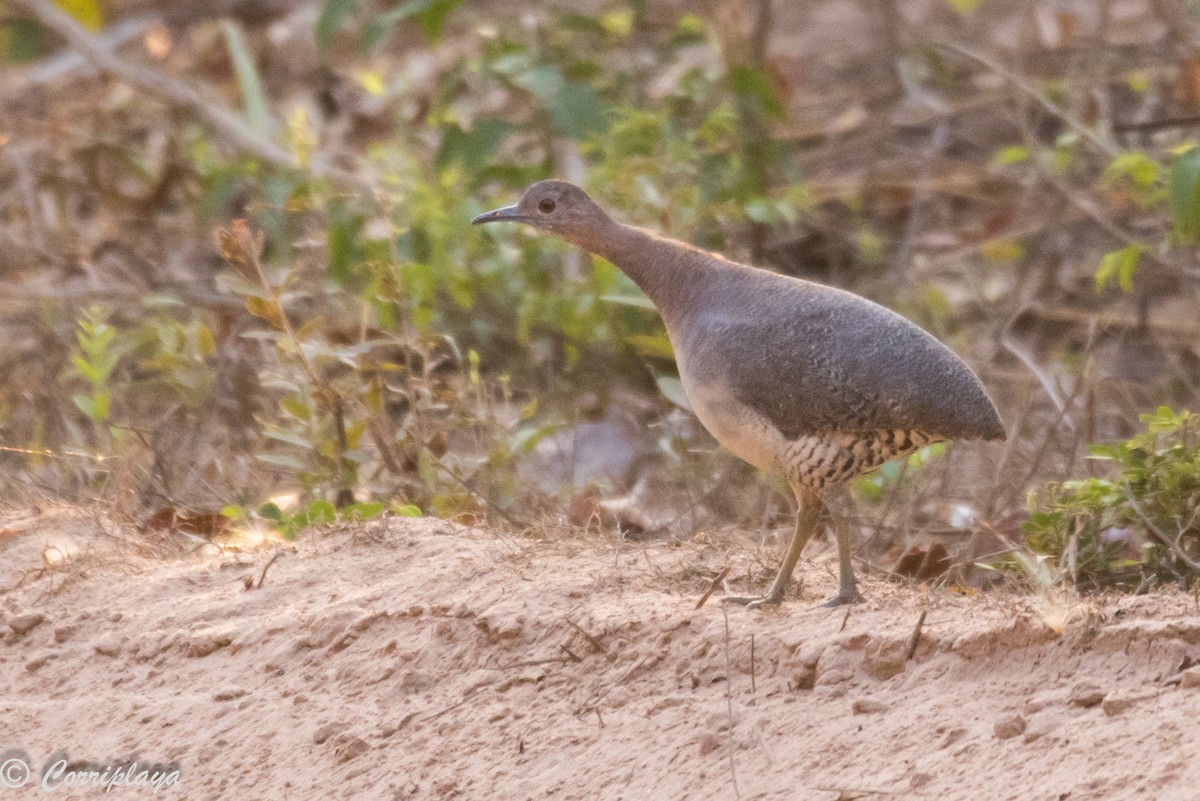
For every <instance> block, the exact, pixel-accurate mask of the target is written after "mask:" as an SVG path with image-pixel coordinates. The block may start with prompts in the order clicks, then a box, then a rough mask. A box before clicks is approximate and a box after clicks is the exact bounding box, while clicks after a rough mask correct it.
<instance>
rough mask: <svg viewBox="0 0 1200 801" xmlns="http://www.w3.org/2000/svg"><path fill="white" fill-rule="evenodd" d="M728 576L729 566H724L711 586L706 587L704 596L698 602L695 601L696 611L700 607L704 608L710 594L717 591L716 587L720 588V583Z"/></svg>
mask: <svg viewBox="0 0 1200 801" xmlns="http://www.w3.org/2000/svg"><path fill="white" fill-rule="evenodd" d="M728 575H729V565H726V566H725V567H724V568H723V569H722V570H721V572H720V573H718V574H717V575H716V577H715V578H714V579H713V580H712V584H710V585H708V589H707V590H705V591H704V594H703V595H701V596H700V600H699V601H696V609H699V608H700V607H702V606H704V604H706V603H708V599H709V598H711V597H712V594H713V593H714V592H716V591H717V587H719V586H721V582H723V581H724V580H725V577H726V576H728Z"/></svg>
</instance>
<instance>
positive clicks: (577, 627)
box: [563, 617, 616, 662]
mask: <svg viewBox="0 0 1200 801" xmlns="http://www.w3.org/2000/svg"><path fill="white" fill-rule="evenodd" d="M563 620H565V621H567V625H568V626H570V627H571V628H573V629H575V630H576V631H578V632H579V633H580V634H582V635H583V638H584V639H585V640H587V641H588V642H590V643H591V644H592V647H593V648H595V649H596V651H597V652H598V653H600V654H602V655H603V656H604V658H605V659H607V660H608V661H609V662H611V661H613V660H614V659H616V657H615V656H613V655H612V654H610V653H609V652H608V649H606V648H605V647H604V645H603V644H602V643H601V642H600V641H599V640H597V639H596V638H595V637H593V636H592V635H591V634H588V633H587V632H586V631H584V629H583V627H582V626H580V625H579V624H578V623H576V622H575V621H574V620H571V618H569V617H564V618H563Z"/></svg>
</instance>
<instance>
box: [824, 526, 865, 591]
mask: <svg viewBox="0 0 1200 801" xmlns="http://www.w3.org/2000/svg"><path fill="white" fill-rule="evenodd" d="M837 549H838V574H839V576H840V583H839V585H838V594H837V595H835V596H833V597H832V598H830V599H829V600H828V601H826V602H825V603H823V604H822V606H828V607H835V606H842V605H844V604H856V603H858V602H859V601H861V600H862V596H861V595H859V594H858V583H857V582H856V581H855V580H854V565H852V564H851V563H850V535H849V534H848V533H847V532H846V531H845V530H844V529H840V530H839V531H838V532H837Z"/></svg>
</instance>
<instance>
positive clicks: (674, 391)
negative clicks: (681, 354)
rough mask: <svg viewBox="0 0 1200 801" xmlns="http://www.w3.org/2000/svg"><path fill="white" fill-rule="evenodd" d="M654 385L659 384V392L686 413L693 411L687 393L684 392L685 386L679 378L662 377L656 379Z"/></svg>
mask: <svg viewBox="0 0 1200 801" xmlns="http://www.w3.org/2000/svg"><path fill="white" fill-rule="evenodd" d="M654 383H655V384H658V391H659V392H661V393H662V394H663V396H664V397H665V398H666V399H667V400H669V401H670V402H671V403H673V404H675V405H676V406H678V407H679V408H681V409H684V410H686V411H689V412H690V411H692V403H691V401H689V400H688V396H687V393H686V392H684V391H683V384H682V383H681V382H680V380H679V379H678V378H673V377H671V376H667V375H660V376H656V377H655V379H654Z"/></svg>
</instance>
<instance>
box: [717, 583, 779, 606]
mask: <svg viewBox="0 0 1200 801" xmlns="http://www.w3.org/2000/svg"><path fill="white" fill-rule="evenodd" d="M723 586H724V587H725V595H724V597H722V598H721V600H722V601H724V602H725V603H727V604H738V605H739V606H744V607H746V608H747V609H758V608H760V607H763V606H779V605H780V604H781V603H783V596H784V594H785V593H786V592H787V588H786V587H778V586H776V585H774V584H772V585H771V588H770V589H768V590H767V592H766V594H765V595H734V594H733V593H732V592H730V590H729V582H725V583H724V585H723Z"/></svg>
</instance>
